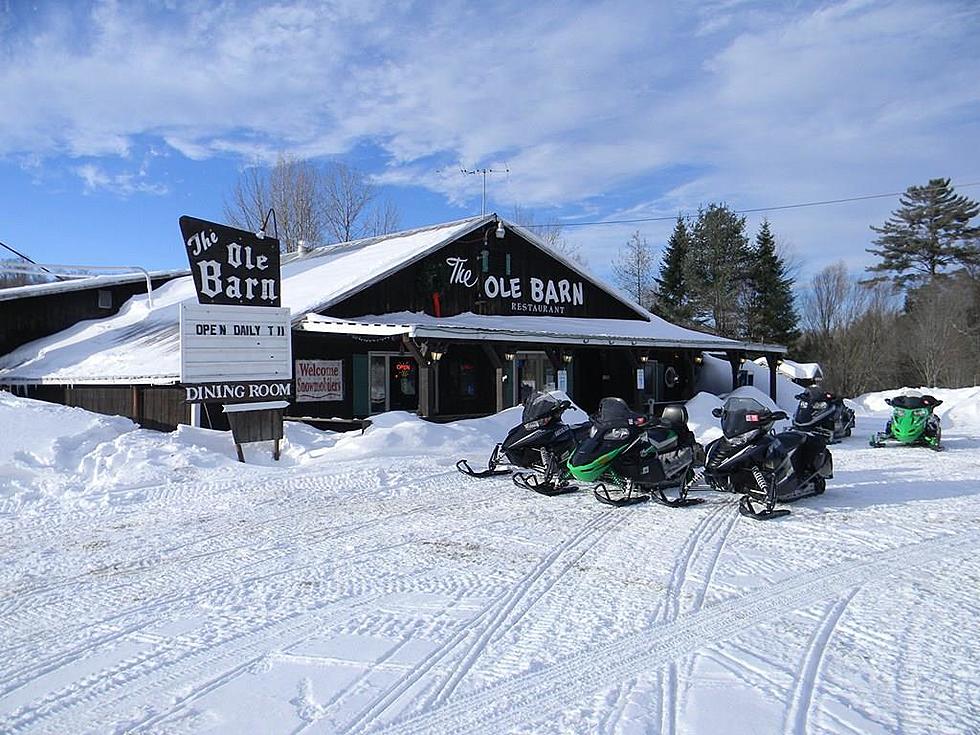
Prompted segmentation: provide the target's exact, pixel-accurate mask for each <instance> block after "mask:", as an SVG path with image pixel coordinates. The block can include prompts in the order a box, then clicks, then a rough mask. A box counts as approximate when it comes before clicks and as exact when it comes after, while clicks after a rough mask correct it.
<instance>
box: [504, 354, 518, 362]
mask: <svg viewBox="0 0 980 735" xmlns="http://www.w3.org/2000/svg"><path fill="white" fill-rule="evenodd" d="M515 357H517V355H515V354H514V353H513V352H505V353H504V359H505V360H506V361H507V362H514V358H515Z"/></svg>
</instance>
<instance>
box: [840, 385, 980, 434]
mask: <svg viewBox="0 0 980 735" xmlns="http://www.w3.org/2000/svg"><path fill="white" fill-rule="evenodd" d="M913 390H914V391H918V392H919V393H922V394H927V395H930V396H933V397H934V398H938V399H939V400H941V401H942V402H943V403H942V405H941V406H939V407H938V408H937V409H936V414H937V415H938V416H940V417H941V418H942V421H943V429H951V428H953V427H956V429H957V430H958V431H960V432H962V433H980V386H973V387H972V388H908V387H905V388H897V389H894V390H883V391H876V392H874V393H865V394H863V395H860V396H858V397H857V398H855V399H853V401H849V402H848V404H849V405H850V406H851V407H852V408H853V409H854V411H855V413H856V414H857V415H858V416H876V417H884V416H888V415H889V414H890V413H891V411H892V409H891V406H889V405H888V404H887V403H885V399H886V398H894V397H895V396H898V395H902V394H903V393H907V392H909V391H913Z"/></svg>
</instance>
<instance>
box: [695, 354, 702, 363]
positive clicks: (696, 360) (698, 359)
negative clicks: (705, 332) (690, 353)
mask: <svg viewBox="0 0 980 735" xmlns="http://www.w3.org/2000/svg"><path fill="white" fill-rule="evenodd" d="M702 362H704V358H703V357H701V355H695V356H694V364H695V365H700V364H701V363H702Z"/></svg>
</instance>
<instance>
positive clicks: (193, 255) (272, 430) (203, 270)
mask: <svg viewBox="0 0 980 735" xmlns="http://www.w3.org/2000/svg"><path fill="white" fill-rule="evenodd" d="M180 232H181V235H182V237H183V241H184V247H185V250H186V252H187V260H188V262H189V263H190V266H191V274H192V275H193V277H194V286H195V289H196V290H197V301H198V303H197V304H187V303H183V304H181V305H180V382H181V383H182V384H183V386H184V391H185V396H184V401H185V403H189V404H191V406H192V413H193V412H194V411H193V407H194V406H199V405H200V404H202V403H204V402H208V401H214V402H220V403H222V404H224V411H225V413H226V414H227V415H228V422H229V424H230V425H231V430H232V437H233V439H234V441H235V449H236V450H237V452H238V459H239V461H241V462H244V461H245V456H244V453H243V452H242V446H241V445H242V444H243V443H246V442H254V441H266V440H273V441H274V442H275V448H274V450H273V457H274V458H275V459H277V460H278V459H279V442H280V440H281V439H282V436H283V412H284V410H285V408H286V407H287V406H288V405H289V403H288V399H289V398H290V397H291V396H292V377H293V364H292V331H291V323H290V312H289V309H287V308H283V307H282V305H281V303H282V302H281V286H282V278H281V274H280V261H279V240H278V239H276V238H273V237H263V236H261V235H257V234H255V233H252V232H247V231H245V230H238V229H235V228H233V227H228V226H226V225H222V224H218V223H216V222H208V221H207V220H201V219H196V218H194V217H181V218H180ZM199 411H200V409H199V408H198V414H199Z"/></svg>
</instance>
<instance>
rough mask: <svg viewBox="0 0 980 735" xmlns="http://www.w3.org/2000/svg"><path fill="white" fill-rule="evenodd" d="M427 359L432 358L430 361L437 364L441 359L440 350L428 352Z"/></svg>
mask: <svg viewBox="0 0 980 735" xmlns="http://www.w3.org/2000/svg"><path fill="white" fill-rule="evenodd" d="M429 357H431V358H432V361H433V362H439V361H440V360H441V359H442V351H441V350H430V351H429Z"/></svg>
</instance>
